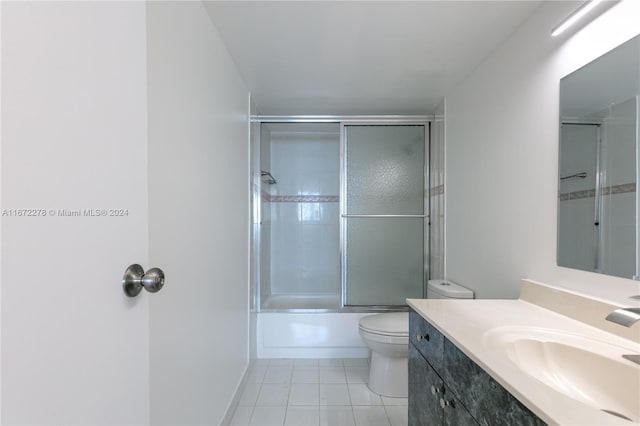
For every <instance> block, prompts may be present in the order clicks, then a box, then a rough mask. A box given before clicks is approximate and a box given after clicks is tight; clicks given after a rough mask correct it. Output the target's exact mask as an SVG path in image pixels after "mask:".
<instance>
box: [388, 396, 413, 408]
mask: <svg viewBox="0 0 640 426" xmlns="http://www.w3.org/2000/svg"><path fill="white" fill-rule="evenodd" d="M381 398H382V403H383V404H384V405H392V406H393V405H409V398H389V397H388V396H382V397H381Z"/></svg>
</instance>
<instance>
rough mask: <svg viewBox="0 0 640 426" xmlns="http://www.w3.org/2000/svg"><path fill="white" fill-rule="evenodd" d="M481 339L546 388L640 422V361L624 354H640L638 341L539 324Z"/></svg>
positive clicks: (502, 330) (498, 330)
mask: <svg viewBox="0 0 640 426" xmlns="http://www.w3.org/2000/svg"><path fill="white" fill-rule="evenodd" d="M483 343H484V345H485V346H487V347H489V348H491V349H492V350H493V351H497V354H499V355H500V354H501V355H504V356H505V357H506V358H508V359H509V360H510V361H511V362H512V363H514V364H515V365H516V366H517V367H518V368H519V369H520V370H521V371H522V372H524V373H525V374H527V375H529V376H531V377H533V378H535V379H537V380H539V381H540V382H542V383H544V384H545V385H546V386H548V387H550V388H552V389H554V390H556V391H558V392H560V393H562V394H564V395H566V396H568V397H570V398H572V399H574V400H576V401H579V402H581V403H583V404H586V405H588V406H591V407H594V408H596V409H598V410H601V411H603V412H606V413H608V414H611V415H613V416H617V417H619V418H621V419H626V420H629V421H630V422H640V365H638V364H635V363H634V362H632V361H630V360H628V359H625V358H623V357H622V356H623V355H628V354H637V353H638V352H640V345H634V344H633V343H631V342H630V343H629V345H624V346H619V345H616V344H610V343H608V342H604V341H601V340H597V339H593V338H590V337H587V336H582V335H577V334H570V333H566V332H562V331H558V330H553V329H546V328H536V327H498V328H494V329H492V330H489V331H487V332H486V333H485V334H484V336H483ZM494 353H496V352H494Z"/></svg>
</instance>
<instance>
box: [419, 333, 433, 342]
mask: <svg viewBox="0 0 640 426" xmlns="http://www.w3.org/2000/svg"><path fill="white" fill-rule="evenodd" d="M416 339H417V340H418V342H419V341H421V340H426V341H427V342H428V341H429V340H430V339H431V336H429V334H428V333H427V334H418V335H417V336H416Z"/></svg>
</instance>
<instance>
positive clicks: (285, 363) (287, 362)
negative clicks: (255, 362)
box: [269, 358, 295, 367]
mask: <svg viewBox="0 0 640 426" xmlns="http://www.w3.org/2000/svg"><path fill="white" fill-rule="evenodd" d="M294 363H295V359H291V358H282V359H272V360H271V362H269V365H270V366H278V367H293V364H294Z"/></svg>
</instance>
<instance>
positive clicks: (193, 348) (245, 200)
mask: <svg viewBox="0 0 640 426" xmlns="http://www.w3.org/2000/svg"><path fill="white" fill-rule="evenodd" d="M147 24H148V31H147V37H148V70H149V71H148V95H149V259H150V265H154V266H155V265H157V266H159V267H161V268H163V269H164V271H165V273H166V277H167V281H166V285H165V287H164V288H163V290H162V291H161V292H160V293H157V294H154V295H153V297H152V298H151V299H152V300H151V307H150V311H151V312H150V330H151V421H152V423H153V424H180V425H189V424H191V425H195V424H199V425H200V424H218V423H219V422H220V421H221V420H222V418H223V416H224V414H225V411H226V410H227V408H228V406H229V404H230V403H231V400H232V398H233V395H234V392H235V390H236V387H237V386H238V384H239V383H240V379H241V377H242V374H243V373H244V370H245V368H246V366H247V364H248V326H249V325H248V316H249V313H248V307H249V287H248V283H249V275H248V266H249V265H248V259H249V233H248V232H249V175H250V173H249V140H248V134H247V124H248V113H249V104H248V98H249V97H248V91H247V89H246V88H245V86H244V84H243V82H242V80H241V78H240V77H239V74H238V72H237V71H236V68H235V66H234V64H233V62H232V60H231V59H230V57H229V55H228V53H227V51H226V49H225V47H224V45H223V44H222V42H221V40H220V37H219V36H218V34H217V32H216V30H215V28H214V27H213V24H212V23H211V21H210V20H209V16H208V15H207V13H206V11H205V9H204V7H203V5H202V4H201V3H200V2H175V3H174V2H150V3H148V5H147Z"/></svg>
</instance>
